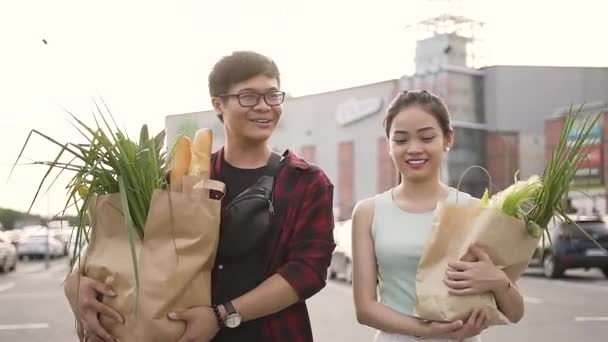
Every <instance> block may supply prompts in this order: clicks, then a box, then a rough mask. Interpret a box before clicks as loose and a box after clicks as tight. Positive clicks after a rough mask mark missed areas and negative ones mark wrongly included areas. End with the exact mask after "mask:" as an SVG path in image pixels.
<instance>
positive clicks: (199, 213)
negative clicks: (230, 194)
mask: <svg viewBox="0 0 608 342" xmlns="http://www.w3.org/2000/svg"><path fill="white" fill-rule="evenodd" d="M186 178H188V181H186V179H185V180H184V188H183V192H173V191H172V192H168V191H163V190H157V191H155V192H154V193H153V196H152V201H151V204H150V210H149V212H148V217H147V220H146V226H145V228H144V240H143V241H139V240H138V241H137V244H136V254H137V265H138V272H139V290H138V291H136V286H135V275H134V269H133V263H132V258H131V251H130V249H129V240H128V236H127V230H126V227H125V223H124V216H123V215H122V210H121V209H122V208H121V206H120V199H119V196H118V194H112V195H102V196H97V197H96V198H95V200H94V201H92V202H91V205H90V206H89V215H90V217H91V222H94V223H95V224H94V225H92V226H91V231H92V238H91V240H90V245H89V247H88V249H87V257H86V267H85V270H86V272H85V273H86V275H87V276H90V277H93V278H95V279H97V280H100V281H102V282H105V283H107V284H109V285H110V286H112V288H113V289H114V291H115V292H116V293H117V297H114V298H104V299H103V301H104V302H105V303H107V304H109V305H110V306H112V307H113V308H115V309H116V310H117V311H118V312H120V313H121V314H122V315H123V317H124V318H125V320H126V322H125V324H124V325H123V324H115V323H112V322H110V321H108V320H104V321H103V324H104V326H106V327H107V328H108V329H109V331H110V333H111V334H112V335H113V336H114V337H115V338H116V339H117V340H118V341H119V342H132V341H138V342H139V341H142V342H143V341H145V342H156V341H158V342H161V341H162V342H165V341H177V340H178V339H179V337H180V336H181V335H182V333H183V331H184V327H185V326H184V323H181V322H175V321H170V320H169V319H168V318H167V314H168V313H169V312H170V311H173V310H180V309H186V308H189V307H192V306H197V305H209V304H210V303H211V270H212V267H213V263H214V262H215V255H216V252H217V245H218V241H219V223H220V215H221V200H220V199H212V198H210V192H211V191H219V192H221V193H223V192H224V184H223V183H221V182H218V181H214V180H209V179H206V178H202V177H186ZM136 293H137V296H136ZM136 309H137V310H136Z"/></svg>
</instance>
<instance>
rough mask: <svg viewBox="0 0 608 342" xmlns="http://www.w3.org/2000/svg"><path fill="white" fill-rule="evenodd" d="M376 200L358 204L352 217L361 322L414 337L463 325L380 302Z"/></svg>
mask: <svg viewBox="0 0 608 342" xmlns="http://www.w3.org/2000/svg"><path fill="white" fill-rule="evenodd" d="M373 216H374V202H373V199H367V200H364V201H362V202H360V203H358V204H357V205H356V207H355V209H354V213H353V219H352V248H353V295H354V300H355V309H356V313H357V321H359V323H361V324H364V325H367V326H370V327H372V328H376V329H378V330H381V331H386V332H391V333H398V334H404V335H412V336H443V335H447V334H449V333H450V332H453V331H456V330H459V329H461V328H462V327H463V323H462V322H460V321H457V322H451V323H445V324H440V323H433V324H432V327H431V325H425V324H423V323H421V322H420V321H419V320H417V319H415V318H413V317H409V316H406V315H403V314H401V313H399V312H397V311H395V310H393V309H391V308H389V307H388V306H386V305H384V304H382V303H379V302H378V300H377V296H376V279H377V268H376V255H375V251H374V243H373V238H372V234H371V226H372V219H373Z"/></svg>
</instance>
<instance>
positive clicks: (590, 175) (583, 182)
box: [568, 120, 604, 188]
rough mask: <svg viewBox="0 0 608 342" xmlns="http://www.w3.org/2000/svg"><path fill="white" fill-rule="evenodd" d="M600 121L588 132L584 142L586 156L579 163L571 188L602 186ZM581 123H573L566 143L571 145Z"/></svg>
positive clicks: (602, 166)
mask: <svg viewBox="0 0 608 342" xmlns="http://www.w3.org/2000/svg"><path fill="white" fill-rule="evenodd" d="M601 122H602V121H601V120H600V121H599V122H598V123H596V124H595V125H594V126H593V127H592V128H591V131H590V132H589V138H588V139H587V141H586V146H585V147H584V149H585V150H586V153H587V156H586V158H585V159H584V160H583V161H582V162H581V164H580V166H579V168H578V170H576V173H575V175H574V177H573V179H572V184H571V185H572V186H574V187H577V188H581V187H582V188H589V187H596V186H601V185H603V184H604V177H603V176H604V175H603V171H604V162H603V161H604V159H603V158H602V133H603V132H602V126H601ZM580 124H581V122H577V123H575V125H574V127H573V129H572V131H570V134H569V136H568V142H569V143H572V142H573V141H574V140H575V138H576V135H577V134H578V133H579V129H580Z"/></svg>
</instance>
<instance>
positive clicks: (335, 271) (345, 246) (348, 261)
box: [327, 220, 353, 283]
mask: <svg viewBox="0 0 608 342" xmlns="http://www.w3.org/2000/svg"><path fill="white" fill-rule="evenodd" d="M334 240H335V242H336V249H335V250H334V253H333V255H332V258H331V264H330V266H329V269H328V272H327V273H328V275H329V278H330V279H334V278H339V279H344V280H345V281H346V282H348V283H352V282H353V266H352V264H353V263H352V260H353V251H352V220H346V221H343V222H340V223H337V224H336V226H335V227H334Z"/></svg>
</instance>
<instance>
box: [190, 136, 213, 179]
mask: <svg viewBox="0 0 608 342" xmlns="http://www.w3.org/2000/svg"><path fill="white" fill-rule="evenodd" d="M212 144H213V131H212V130H211V129H210V128H201V129H199V130H198V131H196V135H195V136H194V141H193V142H192V160H191V162H190V168H189V170H188V175H190V176H201V175H209V174H210V173H211V146H212Z"/></svg>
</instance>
